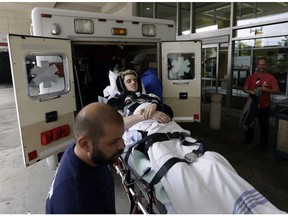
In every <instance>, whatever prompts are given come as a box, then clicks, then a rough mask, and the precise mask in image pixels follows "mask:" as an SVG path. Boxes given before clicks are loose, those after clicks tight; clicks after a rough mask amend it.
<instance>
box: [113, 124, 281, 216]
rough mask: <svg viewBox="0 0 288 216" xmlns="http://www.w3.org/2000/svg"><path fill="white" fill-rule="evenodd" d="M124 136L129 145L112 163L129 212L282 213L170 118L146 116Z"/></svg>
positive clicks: (225, 161) (224, 161) (225, 162)
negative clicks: (166, 120) (167, 120)
mask: <svg viewBox="0 0 288 216" xmlns="http://www.w3.org/2000/svg"><path fill="white" fill-rule="evenodd" d="M140 131H141V132H140ZM143 131H145V132H146V133H145V137H144V138H143V136H142V134H143ZM155 137H156V138H155ZM123 138H124V142H125V143H126V144H127V146H126V149H125V151H124V153H123V155H121V157H119V160H118V161H117V163H116V164H115V168H116V170H117V172H118V173H119V175H120V176H121V178H122V183H123V186H124V188H125V190H126V192H127V194H128V198H129V201H130V204H131V206H130V213H139V212H141V213H144V214H148V213H149V214H150V213H157V214H160V213H161V214H165V213H168V214H192V213H194V214H204V213H205V214H217V213H219V214H220V213H221V214H232V213H234V214H241V213H256V214H263V213H265V214H279V213H285V212H283V211H281V210H279V209H277V208H276V207H275V206H274V205H273V204H272V203H270V202H269V201H268V200H267V199H266V198H265V197H264V196H263V195H262V194H260V193H259V192H258V191H257V190H256V189H255V188H254V187H253V186H251V185H250V184H249V183H248V182H247V181H245V180H244V179H243V178H241V177H240V176H239V175H238V174H237V172H236V171H235V169H234V168H233V167H232V166H231V164H230V163H229V162H228V161H227V160H226V159H225V158H224V157H223V156H221V155H220V154H218V153H216V152H213V151H207V150H206V149H205V143H203V141H202V140H199V139H195V138H193V137H192V136H191V134H190V132H189V131H187V130H185V129H183V128H181V127H180V126H179V125H178V124H177V123H176V122H174V121H171V122H170V123H168V124H165V125H164V124H160V123H158V122H156V121H154V120H145V121H143V122H140V123H138V124H136V125H134V126H133V127H132V128H130V129H129V130H126V132H125V134H124V136H123ZM169 161H170V162H169ZM171 161H172V162H171ZM169 163H170V164H169ZM167 164H169V166H167ZM165 166H166V167H165ZM163 167H164V168H163ZM161 170H162V171H161ZM159 172H160V175H159ZM157 175H158V176H157ZM155 179H156V180H155Z"/></svg>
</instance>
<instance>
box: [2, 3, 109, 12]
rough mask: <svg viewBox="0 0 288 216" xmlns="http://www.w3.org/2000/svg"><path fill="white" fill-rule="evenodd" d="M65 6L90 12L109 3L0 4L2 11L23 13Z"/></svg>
mask: <svg viewBox="0 0 288 216" xmlns="http://www.w3.org/2000/svg"><path fill="white" fill-rule="evenodd" d="M65 4H66V5H67V7H68V5H69V7H71V5H73V7H74V9H77V8H78V7H79V8H85V7H87V8H89V9H90V10H93V9H95V11H98V10H99V9H100V10H101V8H102V7H103V6H104V5H105V4H107V2H73V1H72V2H0V11H1V10H4V11H22V12H24V11H25V12H29V13H30V12H31V10H32V9H33V8H34V7H48V8H57V5H61V8H62V9H63V8H65Z"/></svg>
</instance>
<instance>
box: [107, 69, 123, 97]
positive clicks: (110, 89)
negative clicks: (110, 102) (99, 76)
mask: <svg viewBox="0 0 288 216" xmlns="http://www.w3.org/2000/svg"><path fill="white" fill-rule="evenodd" d="M118 76H119V73H116V72H113V71H111V70H110V71H109V82H110V86H107V87H106V88H105V89H104V90H103V95H104V97H109V96H114V95H116V94H119V93H120V92H119V91H118V89H117V85H116V79H117V77H118Z"/></svg>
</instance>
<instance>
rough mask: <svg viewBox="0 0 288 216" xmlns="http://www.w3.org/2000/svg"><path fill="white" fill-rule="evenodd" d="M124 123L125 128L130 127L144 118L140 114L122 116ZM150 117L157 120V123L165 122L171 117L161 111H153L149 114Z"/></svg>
mask: <svg viewBox="0 0 288 216" xmlns="http://www.w3.org/2000/svg"><path fill="white" fill-rule="evenodd" d="M123 119H124V125H125V129H128V128H130V127H132V126H133V125H135V124H137V123H139V122H141V121H143V120H145V118H144V117H143V116H142V115H141V114H136V115H131V116H124V117H123ZM150 119H153V120H155V121H158V122H159V123H162V124H166V123H168V122H170V121H171V118H170V117H169V116H168V115H166V114H165V113H163V112H161V111H155V112H153V114H152V115H151V117H150Z"/></svg>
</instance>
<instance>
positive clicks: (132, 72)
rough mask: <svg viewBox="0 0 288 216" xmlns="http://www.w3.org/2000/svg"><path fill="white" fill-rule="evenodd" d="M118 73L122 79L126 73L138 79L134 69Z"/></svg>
mask: <svg viewBox="0 0 288 216" xmlns="http://www.w3.org/2000/svg"><path fill="white" fill-rule="evenodd" d="M119 74H120V76H121V79H122V80H124V77H125V76H126V75H129V74H133V75H135V77H136V79H138V74H137V72H136V71H134V70H125V71H120V72H119Z"/></svg>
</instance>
